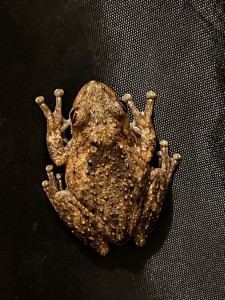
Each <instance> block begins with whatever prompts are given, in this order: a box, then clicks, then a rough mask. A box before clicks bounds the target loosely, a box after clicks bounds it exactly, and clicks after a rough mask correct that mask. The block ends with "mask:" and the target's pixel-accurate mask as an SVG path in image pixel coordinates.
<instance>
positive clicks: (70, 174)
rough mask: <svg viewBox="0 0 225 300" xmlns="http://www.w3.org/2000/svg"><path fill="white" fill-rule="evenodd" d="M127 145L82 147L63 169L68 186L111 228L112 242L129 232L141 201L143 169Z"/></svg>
mask: <svg viewBox="0 0 225 300" xmlns="http://www.w3.org/2000/svg"><path fill="white" fill-rule="evenodd" d="M126 146H127V145H124V146H122V147H121V146H120V145H119V144H118V143H115V144H111V145H108V146H106V145H104V147H103V146H99V147H96V145H95V146H93V145H92V146H91V147H90V148H89V151H88V152H87V151H84V149H82V147H81V148H80V149H79V151H78V154H77V155H76V156H75V157H73V158H71V159H70V160H69V162H68V164H67V170H66V181H67V187H68V189H69V190H70V191H71V192H72V193H73V194H74V195H75V196H76V197H77V199H78V200H79V201H80V202H81V203H82V204H83V205H84V206H85V207H86V208H88V209H89V211H90V212H92V213H93V214H94V215H95V216H98V217H100V218H101V219H102V220H103V221H104V223H105V224H106V226H108V228H110V230H111V232H110V234H109V236H110V237H111V238H112V239H113V242H120V241H122V240H123V239H124V238H126V236H130V235H131V233H132V230H133V226H134V224H133V218H134V214H135V212H136V211H137V209H138V206H139V201H140V195H139V194H140V189H139V186H140V183H141V182H143V179H142V178H144V176H145V172H146V171H145V170H142V171H141V172H142V174H140V170H139V172H138V170H137V166H138V164H137V162H136V161H135V160H134V156H133V154H134V153H133V151H132V149H130V150H129V151H128V148H127V147H126ZM142 169H143V168H142ZM142 196H143V195H142ZM113 232H114V234H113Z"/></svg>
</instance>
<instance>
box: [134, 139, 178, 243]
mask: <svg viewBox="0 0 225 300" xmlns="http://www.w3.org/2000/svg"><path fill="white" fill-rule="evenodd" d="M160 148H161V151H159V152H158V153H157V154H158V168H155V169H152V170H151V172H150V179H149V181H150V187H149V191H148V196H147V201H146V202H145V203H144V205H143V208H142V212H141V216H140V219H139V222H138V225H137V228H136V231H135V234H134V239H135V243H136V244H137V245H138V246H143V245H144V244H145V242H146V238H147V237H148V234H149V232H150V231H151V229H152V228H153V225H154V223H155V221H156V220H157V218H158V216H159V214H160V211H161V207H162V202H163V199H164V196H165V194H166V191H167V188H168V185H169V183H170V181H171V177H172V175H173V173H174V171H175V169H176V167H177V165H178V163H179V161H180V159H181V156H180V154H174V155H173V157H169V155H168V142H167V141H165V140H162V141H161V142H160Z"/></svg>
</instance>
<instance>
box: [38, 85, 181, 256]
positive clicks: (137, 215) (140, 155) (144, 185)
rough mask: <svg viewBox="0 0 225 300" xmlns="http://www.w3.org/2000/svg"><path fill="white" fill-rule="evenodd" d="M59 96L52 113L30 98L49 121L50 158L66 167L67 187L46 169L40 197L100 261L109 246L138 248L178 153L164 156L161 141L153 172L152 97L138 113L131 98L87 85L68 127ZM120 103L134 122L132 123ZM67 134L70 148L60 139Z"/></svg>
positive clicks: (157, 212) (156, 212) (59, 92)
mask: <svg viewBox="0 0 225 300" xmlns="http://www.w3.org/2000/svg"><path fill="white" fill-rule="evenodd" d="M62 95H63V91H62V90H56V91H55V96H56V108H55V111H54V112H53V113H52V112H51V111H50V109H49V108H48V106H47V105H46V103H45V102H44V98H43V97H38V98H36V102H37V103H38V104H39V105H40V108H41V109H42V110H43V112H44V114H45V117H46V119H47V135H46V139H47V146H48V150H49V153H50V156H51V159H52V160H53V162H54V163H55V164H56V165H57V166H63V165H64V166H65V183H66V188H65V189H64V187H63V184H62V175H60V174H56V176H55V175H54V173H53V166H52V165H50V166H47V167H46V171H47V175H48V180H46V181H44V182H43V188H44V191H45V192H46V194H47V196H48V198H49V200H50V202H51V203H52V205H53V207H54V208H55V210H56V212H57V213H58V214H59V216H60V217H61V219H62V220H63V221H64V222H65V223H66V225H67V226H68V227H69V228H70V229H71V231H72V232H73V233H74V234H75V236H76V237H77V238H79V239H80V240H81V241H82V242H84V243H85V244H86V245H88V246H90V247H91V248H93V249H94V250H95V251H97V252H98V253H99V254H100V255H103V256H104V255H106V254H107V253H108V252H109V245H112V244H123V243H124V242H126V241H128V240H130V239H131V238H133V239H134V242H135V244H136V245H138V246H144V245H145V243H146V240H147V238H148V235H149V233H150V232H151V231H152V228H153V225H154V223H155V221H156V220H157V219H158V216H159V215H160V212H161V208H162V203H163V199H164V196H165V194H166V192H167V190H168V186H169V183H170V181H171V178H172V175H173V173H174V171H175V169H176V166H177V165H178V163H179V160H180V158H181V157H180V155H179V154H174V155H173V157H169V154H168V142H167V141H165V140H163V141H160V143H159V144H160V151H158V153H157V167H155V168H154V167H153V166H150V161H151V160H152V158H153V156H154V155H155V152H156V137H155V131H154V127H153V122H152V113H153V104H154V99H155V98H156V94H155V93H154V92H152V91H150V92H148V93H147V95H146V98H147V104H146V108H145V111H144V112H143V113H142V112H140V111H139V110H138V109H137V107H136V106H135V104H134V102H133V99H132V97H131V95H129V94H126V95H124V96H123V98H122V101H121V100H120V99H119V98H118V97H117V95H116V94H115V93H114V92H113V91H112V90H111V89H110V88H108V87H107V86H105V85H104V84H103V83H100V82H96V81H91V82H89V83H88V84H86V85H85V86H84V87H83V88H82V89H81V90H80V92H79V93H78V95H77V97H76V99H75V101H74V104H73V107H72V109H71V113H70V118H69V119H68V120H65V119H64V118H63V117H62V113H61V106H62ZM124 102H126V103H127V105H128V106H129V108H130V110H131V112H132V114H133V117H134V121H135V123H130V119H129V116H128V114H127V111H126V106H125V105H124ZM68 127H70V129H71V135H72V137H71V139H70V141H66V140H65V135H64V133H65V131H66V129H67V128H68ZM127 247H129V244H128V245H127ZM118 249H119V248H118ZM124 249H125V247H124ZM115 251H122V252H123V251H125V250H115ZM134 251H135V252H136V253H137V252H139V250H134ZM141 252H144V251H140V253H141Z"/></svg>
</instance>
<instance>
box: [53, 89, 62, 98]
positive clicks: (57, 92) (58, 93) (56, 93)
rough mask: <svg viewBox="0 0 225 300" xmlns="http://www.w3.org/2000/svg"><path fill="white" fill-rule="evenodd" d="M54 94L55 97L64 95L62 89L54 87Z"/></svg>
mask: <svg viewBox="0 0 225 300" xmlns="http://www.w3.org/2000/svg"><path fill="white" fill-rule="evenodd" d="M54 95H55V96H56V97H62V96H63V95H64V90H62V89H56V90H55V91H54Z"/></svg>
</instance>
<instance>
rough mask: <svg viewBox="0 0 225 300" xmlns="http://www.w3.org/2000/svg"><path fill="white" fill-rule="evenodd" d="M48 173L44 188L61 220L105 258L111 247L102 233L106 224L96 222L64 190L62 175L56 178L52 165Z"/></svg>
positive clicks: (86, 210)
mask: <svg viewBox="0 0 225 300" xmlns="http://www.w3.org/2000/svg"><path fill="white" fill-rule="evenodd" d="M46 171H47V175H48V180H45V181H43V183H42V186H43V188H44V191H45V192H46V194H47V196H48V198H49V200H50V202H51V204H52V205H53V207H54V209H55V210H56V212H57V213H58V215H59V216H60V218H61V219H62V220H63V221H64V222H65V223H66V225H67V226H68V227H69V228H70V229H71V231H72V232H73V233H74V234H75V235H76V236H77V237H78V238H79V239H80V240H82V241H83V242H84V243H85V244H87V245H89V246H90V247H91V248H93V249H95V250H96V251H97V252H98V253H99V254H100V255H103V256H105V255H106V254H107V253H108V252H109V246H108V243H107V242H106V241H105V239H104V234H103V233H102V232H101V229H102V228H104V224H101V220H96V219H95V216H94V215H93V214H92V213H91V212H90V211H89V210H88V209H87V208H86V207H84V206H83V204H82V203H80V202H79V201H78V200H77V198H76V197H75V196H74V195H73V194H72V193H71V192H69V191H67V190H63V185H62V174H56V176H55V175H54V173H53V166H52V165H49V166H47V167H46Z"/></svg>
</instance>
